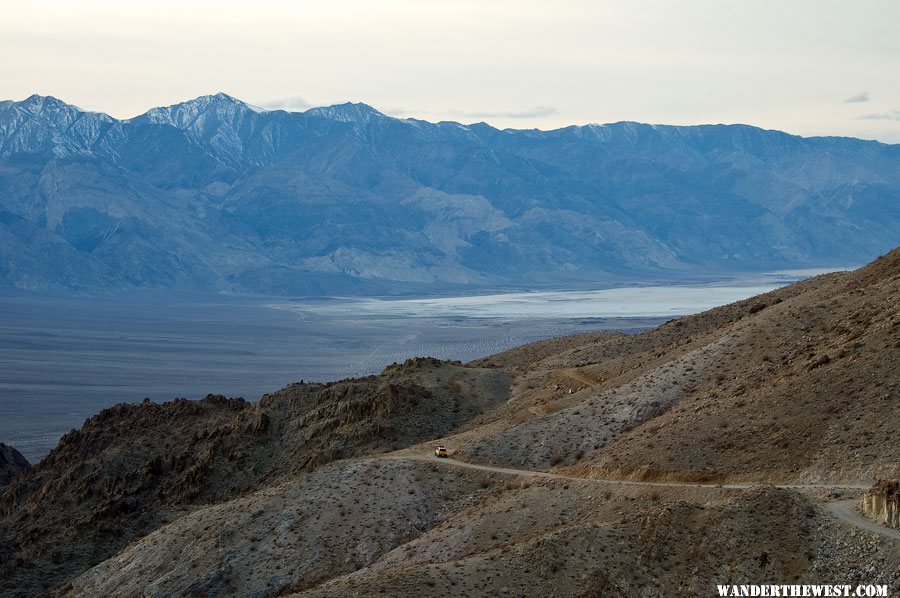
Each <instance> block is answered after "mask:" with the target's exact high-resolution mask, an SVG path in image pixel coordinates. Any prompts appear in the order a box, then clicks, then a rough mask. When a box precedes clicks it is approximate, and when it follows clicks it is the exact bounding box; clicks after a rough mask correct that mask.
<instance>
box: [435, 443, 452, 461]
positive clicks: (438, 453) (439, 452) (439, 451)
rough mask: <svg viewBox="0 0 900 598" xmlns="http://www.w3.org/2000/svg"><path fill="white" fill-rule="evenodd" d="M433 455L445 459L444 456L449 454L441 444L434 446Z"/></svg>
mask: <svg viewBox="0 0 900 598" xmlns="http://www.w3.org/2000/svg"><path fill="white" fill-rule="evenodd" d="M434 456H435V457H442V458H444V459H446V458H447V457H449V456H450V455H449V454H448V453H447V449H445V448H444V447H442V446H437V447H435V448H434Z"/></svg>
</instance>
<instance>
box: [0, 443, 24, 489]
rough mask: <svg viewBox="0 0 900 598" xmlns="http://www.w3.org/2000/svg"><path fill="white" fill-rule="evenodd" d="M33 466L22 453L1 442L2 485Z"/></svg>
mask: <svg viewBox="0 0 900 598" xmlns="http://www.w3.org/2000/svg"><path fill="white" fill-rule="evenodd" d="M29 467H31V465H30V464H29V463H28V460H27V459H26V458H25V457H23V456H22V453H20V452H19V451H17V450H16V449H14V448H13V447H11V446H9V445H6V444H3V443H2V442H0V486H5V485H7V484H9V483H10V482H11V481H12V479H13V478H14V477H16V476H17V475H19V474H20V473H22V472H23V471H25V470H26V469H28V468H29Z"/></svg>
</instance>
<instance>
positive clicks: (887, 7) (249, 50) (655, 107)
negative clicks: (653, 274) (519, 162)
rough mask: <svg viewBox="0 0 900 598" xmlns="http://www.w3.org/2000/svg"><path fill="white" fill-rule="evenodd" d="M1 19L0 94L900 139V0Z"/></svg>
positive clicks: (68, 4)
mask: <svg viewBox="0 0 900 598" xmlns="http://www.w3.org/2000/svg"><path fill="white" fill-rule="evenodd" d="M0 15H2V17H0V55H2V56H3V60H2V61H0V99H14V100H20V99H23V98H25V97H27V96H29V95H31V94H32V93H40V94H49V95H54V96H56V97H59V98H60V99H62V100H65V101H67V102H70V103H73V104H76V105H78V106H80V107H82V108H86V109H90V110H97V111H101V112H106V113H108V114H111V115H113V116H116V117H120V118H127V117H131V116H135V115H137V114H139V113H141V112H144V111H145V110H147V109H148V108H150V107H153V106H158V105H168V104H173V103H176V102H180V101H184V100H187V99H191V98H193V97H196V96H199V95H204V94H209V93H216V92H219V91H224V92H226V93H229V94H231V95H233V96H236V97H239V98H241V99H243V100H246V101H248V102H250V103H253V104H256V105H259V106H263V107H284V108H285V109H297V110H302V109H304V108H306V107H308V106H310V105H312V106H319V105H328V104H333V103H337V102H342V101H348V100H350V101H360V102H365V103H367V104H371V105H372V106H374V107H376V108H378V109H379V110H381V111H382V112H385V113H387V114H391V115H395V116H402V117H408V116H413V117H417V118H423V119H426V120H431V121H437V120H457V121H460V122H465V123H469V122H478V121H485V122H488V123H491V124H492V125H495V126H498V127H501V128H502V127H514V128H540V129H549V128H556V127H561V126H565V125H568V124H585V123H590V122H598V123H604V122H615V121H620V120H633V121H640V122H650V123H664V124H677V125H683V124H700V123H747V124H752V125H757V126H761V127H765V128H772V129H781V130H784V131H788V132H790V133H796V134H800V135H850V136H855V137H862V138H866V139H879V140H882V141H887V142H891V143H900V1H898V0H855V1H852V2H851V1H846V0H842V1H830V0H794V1H792V0H740V1H733V0H668V1H664V0H637V1H635V0H627V1H625V0H623V1H620V2H606V1H602V0H552V1H551V0H547V1H543V2H531V1H528V0H480V1H470V0H452V1H443V0H327V1H323V0H305V1H304V0H299V1H298V0H295V1H293V2H286V1H276V0H254V1H253V2H237V1H233V0H220V1H218V2H199V1H194V2H191V1H189V0H181V1H179V2H174V1H171V0H156V1H154V2H147V1H144V0H120V1H118V2H110V1H108V0H107V1H101V0H79V1H73V0H67V1H60V0H31V1H26V0H19V1H9V0H0Z"/></svg>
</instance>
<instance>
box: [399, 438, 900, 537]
mask: <svg viewBox="0 0 900 598" xmlns="http://www.w3.org/2000/svg"><path fill="white" fill-rule="evenodd" d="M385 458H388V459H398V460H411V461H427V462H430V463H441V464H446V465H448V466H451V467H464V468H467V469H477V470H479V471H490V472H493V473H499V474H502V475H512V476H531V477H537V478H545V479H556V480H575V481H579V482H596V483H598V484H623V485H634V486H677V487H685V486H687V487H694V488H729V489H736V490H740V489H748V488H753V487H754V486H759V485H760V484H753V483H750V482H740V483H733V484H701V483H691V482H645V481H636V480H607V479H601V478H586V477H580V476H572V475H563V474H557V473H550V472H546V471H528V470H526V469H514V468H510V467H495V466H492V465H479V464H477V463H468V462H466V461H459V460H457V459H438V458H436V457H432V456H429V455H385ZM771 485H772V486H774V487H776V488H786V489H791V490H804V489H807V490H817V489H826V490H864V489H866V488H867V487H868V486H865V485H860V484H771ZM857 502H858V500H857V499H849V500H834V501H830V502H827V503H825V510H826V512H828V513H829V514H830V515H831V516H832V517H834V518H835V519H838V520H840V521H843V522H845V523H849V524H850V525H853V526H855V527H857V528H860V529H863V530H865V531H867V532H871V533H874V534H878V535H880V536H884V537H886V538H891V539H893V540H897V541H900V531H898V530H894V529H891V528H888V527H885V526H883V525H880V524H878V523H876V522H875V521H872V520H870V519H866V518H865V517H863V516H862V515H860V514H859V513H857V512H856V511H855V510H854V508H853V507H854V505H855V504H856V503H857Z"/></svg>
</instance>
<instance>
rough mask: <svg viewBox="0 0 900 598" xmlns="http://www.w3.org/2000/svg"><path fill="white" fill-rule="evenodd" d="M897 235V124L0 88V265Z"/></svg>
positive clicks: (773, 260) (263, 264)
mask: <svg viewBox="0 0 900 598" xmlns="http://www.w3.org/2000/svg"><path fill="white" fill-rule="evenodd" d="M898 244H900V146H897V145H886V144H882V143H878V142H874V141H862V140H858V139H851V138H836V137H820V138H802V137H797V136H793V135H788V134H786V133H782V132H779V131H767V130H762V129H758V128H754V127H750V126H746V125H705V126H695V127H674V126H660V125H646V124H639V123H632V122H621V123H614V124H607V125H587V126H572V127H566V128H562V129H558V130H554V131H537V130H511V129H507V130H498V129H495V128H493V127H491V126H489V125H486V124H484V123H478V124H472V125H463V124H460V123H455V122H440V123H430V122H426V121H421V120H416V119H398V118H393V117H389V116H386V115H384V114H382V113H380V112H378V111H377V110H375V109H374V108H371V107H370V106H367V105H365V104H351V103H348V104H341V105H336V106H329V107H323V108H312V109H310V110H307V111H305V112H300V113H295V112H285V111H281V110H273V111H265V110H261V109H259V108H256V107H254V106H251V105H249V104H247V103H245V102H242V101H240V100H238V99H235V98H233V97H230V96H228V95H226V94H221V93H220V94H216V95H211V96H203V97H200V98H197V99H195V100H191V101H188V102H184V103H181V104H175V105H173V106H166V107H161V108H153V109H152V110H149V111H148V112H146V113H145V114H142V115H140V116H137V117H135V118H131V119H128V120H118V119H115V118H112V117H110V116H108V115H105V114H100V113H95V112H87V111H83V110H80V109H79V108H76V107H75V106H72V105H69V104H66V103H64V102H62V101H60V100H58V99H56V98H53V97H46V96H37V95H35V96H31V97H29V98H27V99H25V100H23V101H20V102H13V101H5V102H0V287H5V288H15V289H23V290H32V291H40V292H87V293H106V292H116V291H120V290H127V289H134V288H177V289H184V290H192V291H198V290H199V291H211V292H216V291H229V292H249V293H262V294H278V295H325V294H337V293H339V294H348V293H359V294H364V293H426V292H451V291H452V292H466V291H475V290H479V289H501V288H505V289H513V288H515V289H520V288H539V287H541V288H546V287H556V288H562V287H588V286H603V285H607V284H614V283H622V282H645V281H671V280H679V279H683V278H685V277H689V278H698V277H710V278H712V277H716V276H720V275H721V274H723V273H729V272H736V271H748V270H768V269H773V268H788V267H812V266H821V265H835V264H854V263H863V262H866V261H869V260H871V259H872V258H874V257H875V256H877V255H878V254H880V253H883V252H885V251H887V250H889V249H891V248H893V247H894V246H896V245H898Z"/></svg>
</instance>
